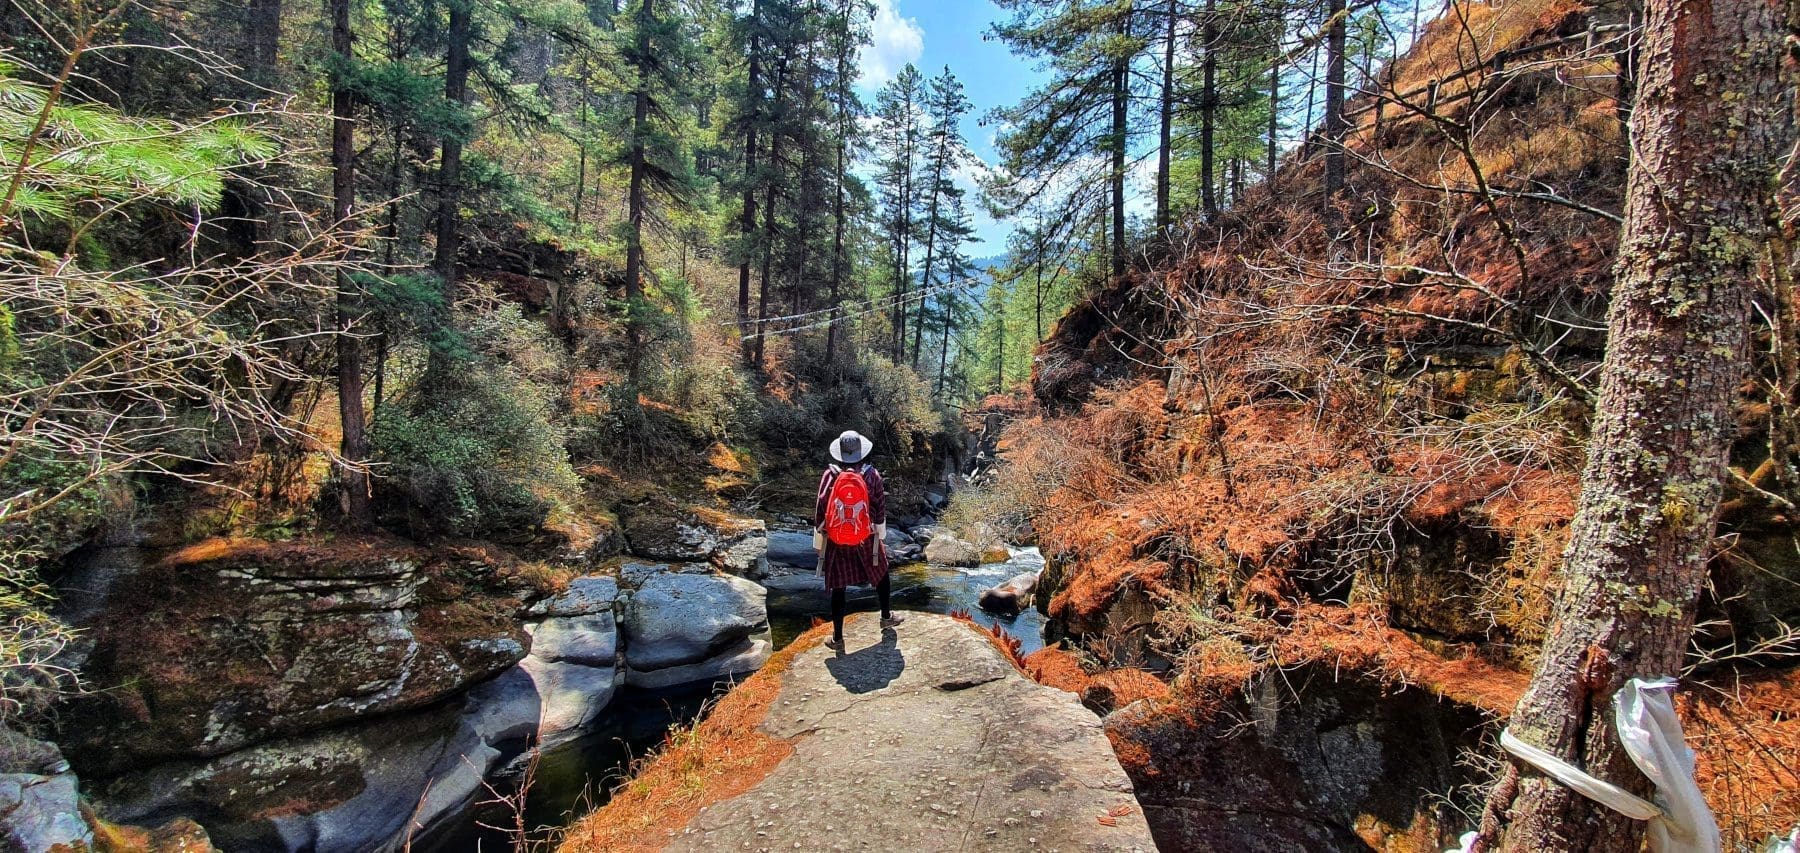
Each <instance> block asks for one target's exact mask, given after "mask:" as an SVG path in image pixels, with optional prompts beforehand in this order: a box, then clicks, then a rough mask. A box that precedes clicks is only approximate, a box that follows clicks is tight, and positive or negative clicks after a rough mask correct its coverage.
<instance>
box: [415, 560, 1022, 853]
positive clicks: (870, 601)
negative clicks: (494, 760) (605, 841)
mask: <svg viewBox="0 0 1800 853" xmlns="http://www.w3.org/2000/svg"><path fill="white" fill-rule="evenodd" d="M1010 553H1011V555H1012V556H1011V559H1008V560H1007V561H1006V562H1004V563H991V564H988V565H985V566H980V567H978V568H953V567H949V566H934V565H929V564H926V563H913V564H909V565H901V566H895V567H894V569H893V607H894V609H896V610H912V611H923V612H928V613H940V614H949V613H954V612H966V613H968V614H969V616H970V618H971V619H973V620H974V621H975V623H976V624H977V625H980V626H982V627H984V628H987V627H992V626H994V625H998V626H1000V627H1001V628H1003V629H1005V630H1006V631H1007V633H1009V634H1011V635H1013V636H1014V637H1017V638H1018V639H1019V642H1020V647H1021V652H1022V653H1025V654H1029V653H1031V652H1033V651H1036V650H1038V649H1040V648H1043V645H1044V640H1043V629H1044V617H1043V615H1042V614H1040V613H1038V612H1037V611H1036V610H1035V609H1029V608H1028V609H1026V610H1024V611H1023V612H1021V613H1019V614H1018V615H1016V616H997V615H994V614H991V613H987V612H985V611H983V610H982V609H981V608H980V607H978V606H977V604H976V602H977V600H978V599H979V597H980V595H981V592H982V591H983V590H986V589H989V588H992V587H995V586H998V585H1000V584H1001V583H1004V582H1005V581H1006V580H1007V579H1008V578H1011V577H1012V576H1014V575H1016V574H1019V573H1021V572H1036V571H1039V570H1041V569H1043V567H1044V558H1043V556H1042V555H1040V554H1039V553H1038V549H1036V548H1014V549H1010ZM786 568H788V569H790V570H791V569H793V567H786ZM776 569H777V570H778V571H780V570H783V567H780V566H777V567H776ZM764 585H765V586H767V587H768V590H769V597H768V609H769V629H770V634H771V635H772V637H773V640H774V644H775V647H776V648H777V649H779V648H782V647H784V646H786V645H787V644H788V643H790V642H793V639H794V638H795V637H796V636H799V635H800V634H801V633H802V632H804V631H805V630H806V629H807V628H808V627H810V626H811V625H812V621H813V620H814V619H830V618H831V599H830V596H829V595H828V594H827V593H826V592H825V587H824V582H823V580H822V579H820V578H819V577H818V576H817V575H816V574H814V573H813V572H812V571H811V570H808V569H800V570H798V571H797V573H795V574H792V575H788V576H785V577H775V578H771V579H769V580H767V581H765V582H764ZM850 592H851V594H850V599H849V604H850V609H851V610H852V611H855V612H866V611H873V610H876V609H878V604H877V602H876V599H875V592H874V590H872V589H867V588H856V589H852V590H851V591H850ZM901 630H905V628H904V626H902V628H901ZM728 688H729V685H725V684H720V685H713V686H711V687H710V688H702V689H699V690H691V689H690V690H687V691H685V692H679V693H666V692H665V693H652V692H647V691H641V690H633V689H630V688H623V689H621V690H620V691H619V693H618V695H616V696H615V697H614V698H613V700H612V702H611V703H609V704H608V705H607V707H606V710H605V711H604V712H603V713H602V715H601V716H602V718H603V721H602V723H601V725H600V726H599V727H598V728H597V729H595V730H594V731H593V732H591V733H589V734H588V735H587V736H585V737H583V738H582V739H580V740H577V741H574V742H572V743H569V744H566V745H564V746H561V747H558V748H556V749H552V750H548V751H546V752H544V753H543V754H542V755H541V756H539V759H538V765H537V768H536V772H535V777H534V781H533V783H532V787H531V790H530V792H529V797H528V798H527V801H526V809H525V822H526V825H527V826H528V827H533V828H536V831H534V832H533V833H532V835H533V836H534V837H544V836H546V835H548V834H549V833H551V832H553V831H554V830H553V828H555V827H561V826H566V825H568V824H570V823H572V822H574V821H575V820H576V819H578V818H579V817H581V816H582V815H584V814H586V813H588V812H589V811H591V810H593V809H595V808H598V807H599V806H600V805H602V804H604V802H605V800H606V796H607V791H609V790H611V789H612V788H613V787H614V786H616V785H617V784H618V783H619V782H620V781H622V780H623V779H624V778H625V777H626V775H627V774H628V773H629V771H630V767H631V763H632V761H633V760H634V759H636V758H638V757H640V756H643V755H646V754H648V753H649V752H651V751H652V750H654V749H655V748H656V746H657V745H658V744H660V743H661V742H662V739H663V737H664V735H666V734H667V733H668V731H669V729H670V728H672V727H675V726H681V725H687V724H689V723H691V722H693V721H694V720H695V719H696V718H698V717H699V715H700V714H702V713H703V712H704V710H705V708H706V707H707V706H708V703H709V701H710V700H711V699H713V698H714V697H715V696H716V695H718V694H719V693H722V692H723V691H724V690H726V689H728ZM471 820H472V822H473V823H472V824H465V825H464V826H463V827H462V828H461V829H460V830H456V831H452V832H450V833H448V834H447V835H446V836H444V837H440V838H437V839H432V840H431V841H430V842H429V843H427V844H424V845H421V849H426V850H430V851H434V853H450V851H457V852H458V853H460V851H471V850H477V851H489V853H499V851H509V850H512V849H513V848H514V845H513V842H512V840H511V835H510V834H509V833H508V831H507V829H505V828H502V827H511V826H512V825H513V824H514V817H513V815H512V813H511V810H510V808H508V807H506V806H503V805H501V804H498V803H490V804H486V805H483V806H478V807H477V808H476V809H474V813H473V814H472V815H471ZM483 824H485V826H483Z"/></svg>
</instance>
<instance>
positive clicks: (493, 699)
mask: <svg viewBox="0 0 1800 853" xmlns="http://www.w3.org/2000/svg"><path fill="white" fill-rule="evenodd" d="M527 660H530V659H529V658H527ZM608 698H611V697H610V696H609V697H608ZM542 713H543V697H542V696H541V695H540V693H539V691H538V686H537V683H536V681H535V680H533V679H532V677H531V673H530V672H528V671H527V670H526V669H525V666H524V662H523V661H521V662H520V665H519V666H515V667H513V668H512V669H509V670H507V671H505V672H503V673H500V675H499V676H498V677H496V678H494V679H492V680H490V681H484V682H482V683H480V684H477V685H475V688H474V689H473V690H470V691H469V698H468V700H467V704H466V706H465V711H464V716H465V717H466V719H467V721H468V725H469V727H470V728H471V729H473V730H474V731H475V734H476V735H477V736H479V737H480V738H481V740H482V742H483V743H487V744H504V743H524V742H526V741H527V740H534V739H535V738H536V737H537V734H538V730H539V723H538V721H539V718H540V717H541V716H542Z"/></svg>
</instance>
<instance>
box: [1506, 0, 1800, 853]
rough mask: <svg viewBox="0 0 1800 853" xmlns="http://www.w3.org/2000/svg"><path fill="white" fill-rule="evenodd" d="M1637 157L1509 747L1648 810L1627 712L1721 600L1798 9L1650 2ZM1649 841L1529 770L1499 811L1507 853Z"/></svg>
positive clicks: (1667, 672) (1737, 0)
mask: <svg viewBox="0 0 1800 853" xmlns="http://www.w3.org/2000/svg"><path fill="white" fill-rule="evenodd" d="M1646 6H1647V12H1648V20H1647V21H1646V26H1645V27H1644V29H1643V31H1642V39H1643V41H1642V48H1641V50H1642V62H1641V64H1640V65H1639V78H1638V79H1639V81H1640V89H1639V92H1640V95H1639V98H1638V102H1637V105H1636V107H1635V109H1634V110H1633V114H1632V125H1631V141H1632V145H1631V147H1632V151H1633V154H1634V158H1633V161H1632V164H1631V170H1630V178H1629V182H1628V186H1627V198H1626V211H1625V219H1626V224H1625V228H1624V231H1623V233H1622V235H1621V238H1620V245H1619V258H1620V263H1619V270H1618V283H1617V284H1616V285H1615V287H1614V291H1613V297H1612V306H1611V308H1610V310H1609V314H1608V335H1609V337H1608V345H1607V350H1606V360H1605V363H1604V366H1603V368H1602V373H1601V386H1600V395H1599V400H1598V403H1597V410H1596V412H1595V415H1594V427H1593V437H1592V439H1591V441H1590V443H1589V451H1588V460H1587V466H1586V470H1585V471H1584V473H1583V477H1582V493H1581V504H1580V507H1579V509H1578V510H1577V512H1576V516H1575V521H1574V526H1573V528H1572V530H1571V538H1570V542H1569V546H1568V549H1567V551H1566V552H1565V554H1564V567H1563V578H1564V590H1563V593H1562V595H1561V597H1560V598H1559V600H1558V601H1557V605H1556V612H1555V622H1554V627H1553V628H1552V630H1551V634H1550V638H1549V639H1548V641H1546V643H1545V646H1544V653H1543V658H1542V662H1541V663H1540V664H1539V667H1538V670H1537V673H1536V674H1535V676H1534V677H1533V679H1532V682H1531V687H1530V689H1529V690H1528V691H1527V693H1526V694H1525V697H1524V698H1523V699H1521V700H1520V702H1519V706H1518V708H1517V710H1515V711H1514V713H1513V716H1512V718H1511V721H1510V725H1511V727H1512V730H1513V732H1514V733H1515V734H1516V735H1518V736H1519V737H1520V738H1521V739H1523V740H1524V741H1526V742H1527V743H1532V744H1535V745H1537V746H1541V747H1543V748H1544V749H1547V750H1549V751H1550V752H1552V753H1554V754H1557V755H1560V756H1563V757H1564V758H1565V759H1566V760H1569V761H1570V762H1572V763H1574V764H1576V765H1578V766H1581V767H1584V768H1586V769H1587V772H1589V773H1591V774H1593V775H1595V776H1598V777H1600V778H1602V779H1606V780H1608V781H1611V782H1613V783H1615V784H1618V785H1622V786H1625V787H1627V788H1631V789H1634V790H1637V791H1639V792H1643V791H1645V790H1646V788H1647V782H1646V781H1645V780H1644V779H1643V777H1642V776H1641V775H1640V774H1639V772H1638V771H1637V770H1636V768H1635V767H1634V766H1633V765H1632V764H1631V762H1630V761H1629V759H1628V757H1627V756H1626V755H1625V753H1624V752H1623V750H1622V749H1621V747H1620V745H1619V741H1618V737H1617V733H1616V732H1615V731H1614V728H1613V723H1612V719H1611V716H1612V715H1611V701H1612V696H1613V693H1614V692H1615V691H1617V690H1618V688H1619V687H1620V686H1621V685H1622V684H1624V682H1625V681H1627V680H1628V679H1631V678H1637V677H1647V678H1648V677H1659V676H1674V675H1678V674H1679V673H1680V671H1681V666H1682V660H1683V653H1684V651H1685V649H1686V648H1687V644H1688V642H1689V639H1690V637H1691V635H1692V633H1693V626H1694V610H1695V604H1696V602H1697V601H1698V599H1699V597H1700V594H1701V590H1702V588H1703V587H1704V586H1705V584H1706V562H1707V558H1708V555H1709V550H1710V547H1711V544H1712V541H1713V527H1714V516H1715V512H1716V509H1717V507H1718V503H1719V495H1720V490H1721V479H1722V477H1723V475H1724V473H1725V454H1726V451H1727V449H1728V446H1729V442H1730V441H1731V439H1732V437H1733V435H1734V432H1735V420H1734V419H1733V417H1732V413H1731V409H1732V401H1733V397H1734V394H1735V390H1736V388H1737V386H1738V383H1739V382H1740V380H1741V379H1742V375H1743V371H1744V368H1745V358H1746V341H1747V337H1748V333H1749V330H1750V324H1751V300H1752V295H1753V293H1754V292H1755V290H1756V287H1757V279H1758V277H1759V276H1761V275H1762V274H1763V271H1762V270H1761V269H1760V261H1761V260H1762V259H1764V258H1765V257H1766V252H1767V249H1768V245H1769V239H1768V238H1769V235H1770V223H1771V220H1772V218H1773V216H1774V213H1775V207H1774V205H1773V203H1772V193H1773V191H1774V188H1775V185H1776V180H1777V175H1778V172H1779V169H1780V165H1781V159H1782V158H1783V157H1784V156H1785V155H1787V154H1788V152H1789V151H1790V150H1791V149H1792V147H1793V145H1794V142H1795V137H1796V132H1795V124H1794V113H1793V101H1792V99H1793V83H1794V77H1793V73H1792V71H1791V69H1789V68H1787V67H1785V66H1784V64H1783V56H1782V39H1783V36H1784V31H1783V27H1784V24H1785V21H1784V18H1783V12H1784V10H1783V9H1782V8H1781V7H1779V6H1777V5H1775V4H1772V3H1769V2H1766V0H1714V2H1699V1H1698V0H1650V2H1648V3H1647V4H1646ZM1643 829H1644V827H1643V825H1642V824H1641V823H1639V822H1637V821H1634V820H1631V819H1628V818H1625V817H1623V816H1621V815H1618V814H1616V813H1614V812H1611V811H1609V810H1608V809H1606V808H1605V807H1603V806H1600V805H1598V804H1596V803H1594V802H1591V801H1589V800H1586V799H1584V798H1583V797H1581V796H1580V795H1579V794H1576V793H1574V792H1573V791H1571V790H1570V789H1568V788H1566V787H1563V786H1562V785H1560V784H1558V783H1556V782H1554V781H1551V780H1549V779H1548V778H1546V777H1544V776H1541V775H1539V774H1538V773H1536V772H1535V771H1532V770H1530V769H1528V768H1525V767H1522V766H1513V767H1510V768H1509V769H1508V771H1507V775H1506V776H1505V777H1504V778H1503V779H1502V780H1501V783H1500V784H1499V785H1497V786H1496V788H1495V790H1494V792H1493V793H1492V795H1491V796H1490V798H1489V801H1488V813H1487V816H1486V819H1484V821H1483V826H1482V831H1483V840H1484V841H1486V842H1488V843H1489V844H1497V845H1498V846H1499V847H1500V848H1501V849H1504V850H1519V851H1524V850H1592V851H1635V850H1637V849H1638V847H1639V844H1640V841H1641V838H1642V835H1643Z"/></svg>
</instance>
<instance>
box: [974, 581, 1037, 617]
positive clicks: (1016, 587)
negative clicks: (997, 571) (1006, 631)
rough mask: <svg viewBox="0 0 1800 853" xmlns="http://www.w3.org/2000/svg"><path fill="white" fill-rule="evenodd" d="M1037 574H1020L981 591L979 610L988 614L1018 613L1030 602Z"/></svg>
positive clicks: (1035, 587)
mask: <svg viewBox="0 0 1800 853" xmlns="http://www.w3.org/2000/svg"><path fill="white" fill-rule="evenodd" d="M1037 581H1038V573H1037V572H1020V573H1019V574H1016V575H1013V576H1012V577H1011V578H1009V579H1007V581H1006V583H1003V584H1001V585H999V586H997V587H994V588H993V589H986V590H982V592H981V597H980V599H979V600H978V601H977V603H978V604H979V605H980V606H981V609H983V610H986V611H988V612H990V613H1003V614H1012V613H1018V612H1019V611H1020V610H1023V609H1024V608H1025V605H1026V603H1027V602H1029V601H1031V593H1032V592H1033V591H1034V590H1036V589H1037Z"/></svg>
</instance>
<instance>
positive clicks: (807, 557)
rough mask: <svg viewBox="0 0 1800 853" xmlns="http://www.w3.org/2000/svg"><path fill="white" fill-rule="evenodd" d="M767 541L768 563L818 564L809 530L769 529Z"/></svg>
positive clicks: (808, 567)
mask: <svg viewBox="0 0 1800 853" xmlns="http://www.w3.org/2000/svg"><path fill="white" fill-rule="evenodd" d="M890 535H891V533H890ZM768 542H769V551H768V555H769V562H770V563H773V564H776V565H781V566H789V567H792V568H796V569H811V568H814V567H815V566H817V565H818V562H819V552H817V551H815V550H813V537H812V532H811V531H808V530H771V531H769V539H768Z"/></svg>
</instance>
